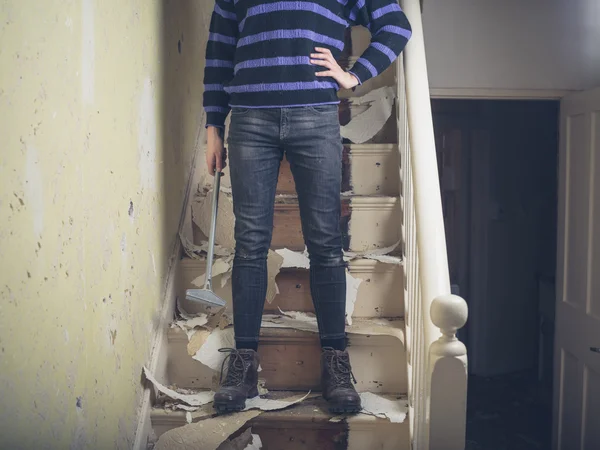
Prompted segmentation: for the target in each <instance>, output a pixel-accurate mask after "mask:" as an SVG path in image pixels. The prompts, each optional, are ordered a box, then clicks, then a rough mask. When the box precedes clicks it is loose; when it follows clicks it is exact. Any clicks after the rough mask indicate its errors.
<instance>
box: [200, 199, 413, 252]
mask: <svg viewBox="0 0 600 450" xmlns="http://www.w3.org/2000/svg"><path fill="white" fill-rule="evenodd" d="M228 201H229V202H231V200H228ZM340 201H341V207H342V208H341V217H340V229H341V231H342V239H343V241H342V245H343V248H344V250H350V251H353V252H365V251H369V250H375V249H378V248H387V247H390V246H393V245H394V244H396V243H397V242H399V241H400V236H401V226H402V211H401V206H402V202H401V201H399V198H398V197H389V196H382V195H379V196H350V197H342V198H341V200H340ZM220 202H221V203H224V201H223V200H220ZM220 207H221V205H220ZM225 220H226V219H224V218H223V217H222V216H221V215H219V216H218V218H217V233H218V230H219V229H221V228H222V229H224V228H225V227H231V226H232V224H231V223H224V222H223V221H225ZM206 240H207V239H206V236H205V235H204V234H203V233H202V232H201V231H200V229H199V228H198V227H197V226H194V241H195V242H202V241H206ZM217 242H218V241H217ZM231 245H233V244H231ZM282 248H288V249H290V250H296V251H302V250H304V248H305V244H304V237H303V235H302V225H301V223H300V208H299V205H298V199H297V198H296V197H295V196H288V197H278V198H277V199H276V201H275V211H274V216H273V237H272V240H271V249H273V250H275V249H282Z"/></svg>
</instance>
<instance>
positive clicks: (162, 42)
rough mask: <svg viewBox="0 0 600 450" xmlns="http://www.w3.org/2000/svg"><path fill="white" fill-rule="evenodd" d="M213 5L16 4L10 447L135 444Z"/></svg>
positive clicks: (8, 177) (3, 85) (2, 374)
mask: <svg viewBox="0 0 600 450" xmlns="http://www.w3.org/2000/svg"><path fill="white" fill-rule="evenodd" d="M211 9H212V3H211V2H208V1H202V2H194V1H191V0H172V1H167V0H162V1H160V0H152V1H151V0H129V1H126V2H124V1H119V2H118V1H114V0H104V1H99V0H77V1H76V0H60V1H59V0H44V1H43V2H39V1H35V0H4V1H2V2H0V19H1V20H0V42H2V45H1V47H0V119H1V120H0V136H1V141H2V149H1V150H0V398H1V399H2V406H3V408H2V412H1V413H0V447H2V448H11V449H21V448H22V449H31V448H56V449H65V448H77V449H80V448H93V449H99V448H110V449H115V448H120V449H121V448H122V449H125V448H131V447H132V445H133V441H134V434H135V427H136V424H137V413H138V408H139V405H140V399H141V392H142V385H141V377H142V375H141V374H142V366H143V365H144V364H146V363H147V361H148V358H149V355H150V351H151V346H152V340H153V334H154V332H155V330H156V327H157V325H158V322H157V320H158V315H159V311H160V309H161V306H162V299H163V298H162V295H163V291H164V284H165V279H166V274H167V270H168V267H169V258H170V256H171V254H172V250H173V245H174V243H175V239H176V236H177V228H178V225H179V220H180V216H181V210H182V206H183V197H184V193H185V187H186V183H187V180H188V176H189V171H190V163H191V160H192V157H193V154H194V149H195V145H196V141H197V139H198V133H199V130H202V121H203V117H202V108H201V103H202V72H203V55H204V45H205V42H206V38H207V34H208V33H207V29H208V21H209V19H210V14H209V13H210V10H211ZM201 159H203V158H201Z"/></svg>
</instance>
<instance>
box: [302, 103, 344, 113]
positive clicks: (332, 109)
mask: <svg viewBox="0 0 600 450" xmlns="http://www.w3.org/2000/svg"><path fill="white" fill-rule="evenodd" d="M307 109H308V110H309V111H311V112H313V113H315V114H321V115H327V114H337V113H338V105H312V106H309V107H308V108H307Z"/></svg>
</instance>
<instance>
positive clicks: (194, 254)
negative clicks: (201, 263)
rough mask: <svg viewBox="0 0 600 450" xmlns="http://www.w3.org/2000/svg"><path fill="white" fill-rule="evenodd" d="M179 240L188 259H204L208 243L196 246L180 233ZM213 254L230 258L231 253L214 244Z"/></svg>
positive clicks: (227, 249) (229, 249)
mask: <svg viewBox="0 0 600 450" xmlns="http://www.w3.org/2000/svg"><path fill="white" fill-rule="evenodd" d="M179 238H180V239H181V244H182V246H183V250H184V252H185V254H186V255H188V256H189V257H190V258H192V259H204V258H206V253H207V252H208V242H203V243H202V244H201V245H196V244H194V243H193V242H192V241H190V240H189V239H188V238H186V237H185V236H184V235H183V234H182V233H179ZM214 252H215V255H217V256H230V255H231V254H232V252H233V251H232V250H231V248H225V247H222V246H220V245H218V244H215V250H214Z"/></svg>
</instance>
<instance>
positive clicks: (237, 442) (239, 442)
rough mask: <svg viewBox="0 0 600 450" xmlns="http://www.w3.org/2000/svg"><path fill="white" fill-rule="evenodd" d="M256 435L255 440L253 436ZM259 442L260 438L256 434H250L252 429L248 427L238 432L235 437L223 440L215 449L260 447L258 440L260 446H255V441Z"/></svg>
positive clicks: (230, 449) (236, 449)
mask: <svg viewBox="0 0 600 450" xmlns="http://www.w3.org/2000/svg"><path fill="white" fill-rule="evenodd" d="M255 436H256V437H257V438H258V440H256V439H255V438H254V437H255ZM258 442H260V438H259V437H258V435H255V434H252V429H251V428H248V429H247V430H246V431H244V432H243V433H242V434H240V435H239V436H238V437H236V438H235V439H231V440H227V441H225V442H223V443H222V444H221V445H220V446H219V448H218V449H217V450H247V449H250V450H252V449H256V448H258V449H261V448H262V442H260V446H259V447H256V445H255V443H258Z"/></svg>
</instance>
